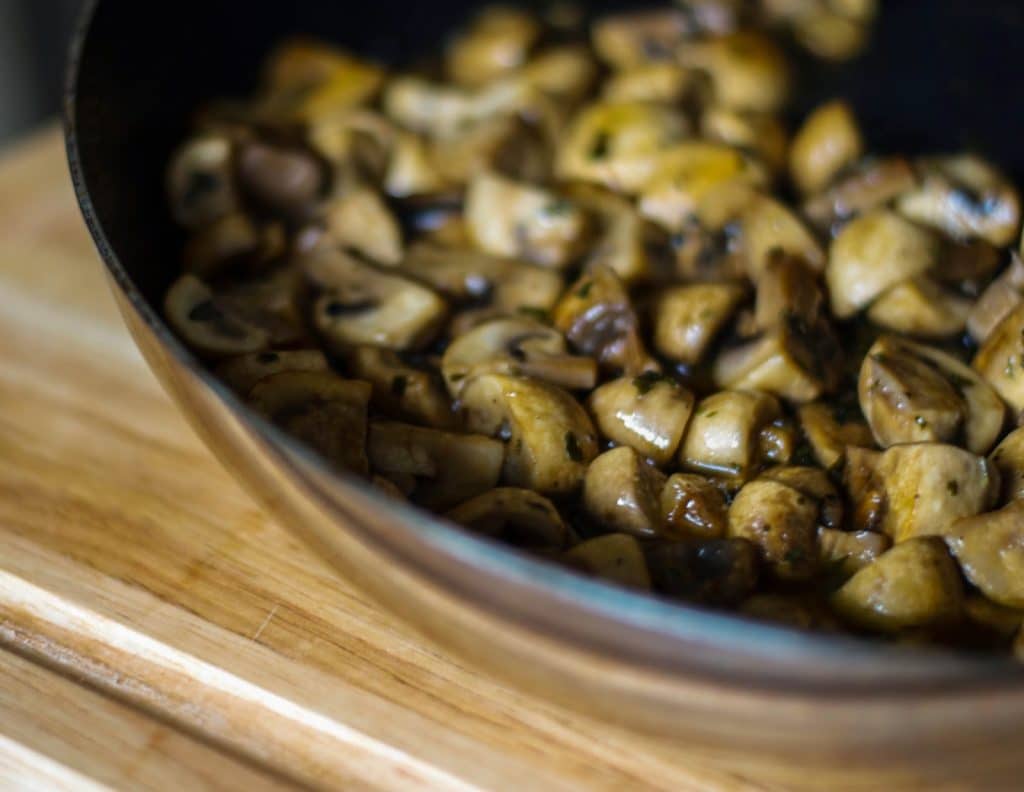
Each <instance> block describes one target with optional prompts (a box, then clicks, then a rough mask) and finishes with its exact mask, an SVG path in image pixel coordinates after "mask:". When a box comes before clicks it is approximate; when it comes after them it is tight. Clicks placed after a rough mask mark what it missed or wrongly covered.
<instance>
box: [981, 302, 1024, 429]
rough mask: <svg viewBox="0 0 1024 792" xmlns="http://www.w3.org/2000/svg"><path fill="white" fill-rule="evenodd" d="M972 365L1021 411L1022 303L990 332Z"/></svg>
mask: <svg viewBox="0 0 1024 792" xmlns="http://www.w3.org/2000/svg"><path fill="white" fill-rule="evenodd" d="M972 366H973V367H974V370H975V371H977V372H978V373H979V374H981V376H982V377H984V378H985V380H987V381H988V383H989V384H990V385H991V386H992V387H993V388H995V389H996V392H997V393H998V394H999V395H1000V396H1002V397H1003V400H1004V401H1005V402H1006V403H1007V404H1009V405H1010V407H1012V408H1013V409H1014V410H1017V411H1018V412H1019V411H1020V410H1024V303H1021V304H1020V305H1018V306H1017V307H1016V308H1014V309H1013V310H1012V311H1011V312H1010V313H1009V314H1007V315H1006V317H1005V318H1004V319H1003V320H1002V321H1001V322H1000V323H999V324H997V325H996V326H995V327H994V328H993V329H992V331H991V333H989V336H988V338H986V339H985V343H984V344H982V345H981V348H980V349H979V350H978V353H977V354H976V355H975V356H974V362H973V363H972Z"/></svg>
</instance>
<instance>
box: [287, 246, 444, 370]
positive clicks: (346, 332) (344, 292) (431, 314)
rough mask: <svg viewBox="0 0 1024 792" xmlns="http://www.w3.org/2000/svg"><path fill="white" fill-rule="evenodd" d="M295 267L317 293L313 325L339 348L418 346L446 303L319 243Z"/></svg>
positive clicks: (427, 338)
mask: <svg viewBox="0 0 1024 792" xmlns="http://www.w3.org/2000/svg"><path fill="white" fill-rule="evenodd" d="M301 266H302V268H303V271H304V272H305V274H306V276H307V278H309V280H310V281H311V282H312V284H313V285H314V288H315V289H316V290H317V292H318V293H319V296H317V298H316V301H315V304H314V306H313V322H314V325H315V326H316V328H317V330H318V331H319V332H320V334H321V335H322V336H323V337H324V339H325V340H326V341H327V342H328V344H329V345H331V347H332V348H336V349H337V350H338V351H340V352H344V350H345V349H347V348H349V347H352V346H361V345H368V346H379V347H384V348H386V349H397V350H402V349H416V348H420V347H422V346H424V345H426V344H428V343H430V341H431V340H432V339H433V338H434V336H435V335H436V334H437V332H438V331H439V330H440V329H441V326H442V324H443V323H444V319H445V315H446V313H447V306H446V305H445V302H444V300H442V299H441V298H440V297H439V296H438V295H437V294H436V293H435V292H434V291H432V290H431V289H428V288H427V287H425V286H422V285H421V284H419V283H416V282H415V281H412V280H410V279H408V278H406V277H403V276H401V275H398V274H395V273H394V272H385V271H384V270H381V269H378V268H376V267H374V266H372V265H370V264H367V263H365V262H362V261H360V260H359V259H357V258H355V257H354V256H352V255H350V254H348V253H346V252H345V251H342V250H338V249H334V248H330V247H327V246H322V247H320V248H318V249H316V250H314V251H313V252H311V253H309V254H308V255H306V256H305V257H304V259H303V261H302V262H301Z"/></svg>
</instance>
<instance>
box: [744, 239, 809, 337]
mask: <svg viewBox="0 0 1024 792" xmlns="http://www.w3.org/2000/svg"><path fill="white" fill-rule="evenodd" d="M824 313H825V295H824V294H822V292H821V288H820V287H819V286H818V282H817V275H816V273H815V271H814V270H813V269H811V268H810V267H808V266H807V265H806V264H805V263H804V260H803V259H801V258H798V257H796V256H791V255H787V254H786V253H784V252H783V251H782V250H781V249H777V250H775V251H774V252H773V253H772V254H770V255H769V256H768V260H767V261H766V262H765V265H764V269H763V270H762V272H761V274H760V277H759V278H758V280H757V301H756V304H755V306H754V325H755V326H756V327H757V329H758V330H771V329H772V328H775V327H778V326H779V325H780V324H783V323H785V322H786V321H787V320H788V319H790V318H792V317H795V318H797V319H799V320H800V321H802V322H804V323H805V324H812V323H814V322H816V321H817V320H818V319H819V318H820V317H822V316H823V315H824Z"/></svg>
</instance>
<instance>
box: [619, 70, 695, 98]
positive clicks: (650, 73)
mask: <svg viewBox="0 0 1024 792" xmlns="http://www.w3.org/2000/svg"><path fill="white" fill-rule="evenodd" d="M693 84H694V75H693V72H691V71H689V70H687V69H684V68H682V67H681V66H678V65H676V64H674V63H668V62H662V63H648V64H644V65H642V66H634V67H632V68H629V69H626V70H625V71H620V72H618V73H617V74H614V75H612V76H611V77H610V78H609V79H608V81H607V82H605V84H604V91H603V98H604V99H605V101H608V102H663V103H665V104H679V103H680V102H681V101H682V100H683V98H684V97H685V96H686V94H687V93H688V92H689V91H690V90H691V89H692V86H693Z"/></svg>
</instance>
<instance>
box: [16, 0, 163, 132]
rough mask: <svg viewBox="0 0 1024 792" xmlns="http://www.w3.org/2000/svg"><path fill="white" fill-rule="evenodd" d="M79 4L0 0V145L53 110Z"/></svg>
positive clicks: (59, 0) (57, 104) (75, 0)
mask: <svg viewBox="0 0 1024 792" xmlns="http://www.w3.org/2000/svg"><path fill="white" fill-rule="evenodd" d="M140 1H143V2H144V1H145V0H140ZM81 4H82V0H0V145H2V144H3V143H7V142H9V141H11V140H13V139H14V138H16V137H18V136H20V135H22V134H24V133H25V132H27V131H29V130H31V129H32V128H34V127H36V126H38V125H39V124H40V123H42V122H44V121H45V120H46V119H48V118H51V117H53V116H55V115H56V114H57V112H58V110H59V108H60V96H61V88H62V85H63V80H64V76H63V75H64V53H65V50H66V48H67V41H68V39H69V38H70V36H71V28H72V26H73V24H74V20H75V16H76V14H77V13H78V8H79V6H81Z"/></svg>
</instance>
